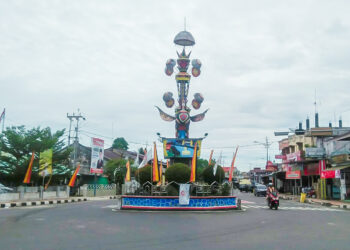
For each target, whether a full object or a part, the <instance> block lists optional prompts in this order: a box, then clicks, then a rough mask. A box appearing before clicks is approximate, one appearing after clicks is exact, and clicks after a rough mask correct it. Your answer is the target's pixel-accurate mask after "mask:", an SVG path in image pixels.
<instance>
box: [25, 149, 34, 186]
mask: <svg viewBox="0 0 350 250" xmlns="http://www.w3.org/2000/svg"><path fill="white" fill-rule="evenodd" d="M34 157H35V152H34V151H33V152H32V157H31V159H30V162H29V166H28V168H27V172H26V175H25V177H24V180H23V183H26V184H29V183H30V177H31V176H32V168H33V161H34Z"/></svg>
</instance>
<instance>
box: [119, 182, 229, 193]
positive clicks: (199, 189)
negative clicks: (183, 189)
mask: <svg viewBox="0 0 350 250" xmlns="http://www.w3.org/2000/svg"><path fill="white" fill-rule="evenodd" d="M137 184H138V185H137ZM137 184H134V183H132V182H131V183H127V184H123V187H122V194H123V195H124V194H128V195H145V196H148V195H152V196H177V195H179V193H178V192H179V186H180V183H177V182H174V181H173V182H170V183H168V184H166V185H153V184H152V183H150V182H146V183H144V184H143V185H142V186H140V184H139V183H137ZM234 193H235V190H234V189H233V186H232V184H228V183H226V184H219V183H218V182H213V183H211V184H210V185H208V184H191V188H190V194H191V195H193V196H211V195H217V196H228V195H233V194H234Z"/></svg>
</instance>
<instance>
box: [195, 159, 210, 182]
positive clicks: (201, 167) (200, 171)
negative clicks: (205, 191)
mask: <svg viewBox="0 0 350 250" xmlns="http://www.w3.org/2000/svg"><path fill="white" fill-rule="evenodd" d="M206 167H208V161H207V160H205V159H201V158H198V159H197V178H196V179H197V180H201V181H202V180H203V171H204V169H205V168H206Z"/></svg>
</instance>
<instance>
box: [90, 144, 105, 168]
mask: <svg viewBox="0 0 350 250" xmlns="http://www.w3.org/2000/svg"><path fill="white" fill-rule="evenodd" d="M103 146H104V141H103V140H101V139H99V138H91V166H90V173H93V174H102V173H103V155H104V149H103Z"/></svg>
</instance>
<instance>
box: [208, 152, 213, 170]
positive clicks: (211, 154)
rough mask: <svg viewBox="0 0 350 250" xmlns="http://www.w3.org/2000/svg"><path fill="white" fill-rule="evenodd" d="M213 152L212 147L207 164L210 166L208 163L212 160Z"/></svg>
mask: <svg viewBox="0 0 350 250" xmlns="http://www.w3.org/2000/svg"><path fill="white" fill-rule="evenodd" d="M213 153H214V149H212V150H211V151H210V156H209V162H208V166H210V164H211V160H212V158H213Z"/></svg>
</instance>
